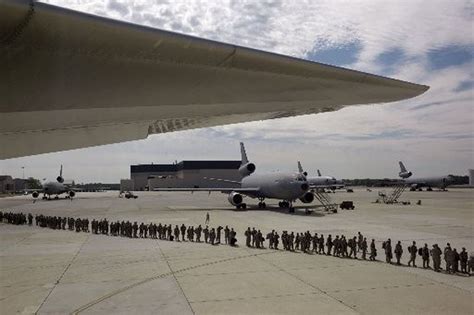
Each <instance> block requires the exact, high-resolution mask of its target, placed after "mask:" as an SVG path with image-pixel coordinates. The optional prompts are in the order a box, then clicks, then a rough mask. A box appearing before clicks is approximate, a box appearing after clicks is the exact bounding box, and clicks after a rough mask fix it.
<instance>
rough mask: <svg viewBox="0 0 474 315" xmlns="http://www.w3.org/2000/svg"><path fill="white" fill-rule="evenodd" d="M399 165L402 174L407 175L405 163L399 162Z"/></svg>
mask: <svg viewBox="0 0 474 315" xmlns="http://www.w3.org/2000/svg"><path fill="white" fill-rule="evenodd" d="M398 164H399V165H400V172H402V173H406V172H407V169H406V167H405V165H403V162H402V161H399V162H398Z"/></svg>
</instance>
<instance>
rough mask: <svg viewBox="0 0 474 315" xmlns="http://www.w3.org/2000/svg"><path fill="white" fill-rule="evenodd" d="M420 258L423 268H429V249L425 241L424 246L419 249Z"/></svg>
mask: <svg viewBox="0 0 474 315" xmlns="http://www.w3.org/2000/svg"><path fill="white" fill-rule="evenodd" d="M421 258H422V259H423V268H424V269H426V268H430V250H429V248H428V244H426V243H425V246H424V247H423V249H422V250H421Z"/></svg>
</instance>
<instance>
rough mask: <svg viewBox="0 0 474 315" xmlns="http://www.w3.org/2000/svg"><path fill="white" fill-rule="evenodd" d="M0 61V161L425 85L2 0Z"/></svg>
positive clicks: (403, 92)
mask: <svg viewBox="0 0 474 315" xmlns="http://www.w3.org/2000/svg"><path fill="white" fill-rule="evenodd" d="M0 69H1V71H0V95H1V97H0V159H7V158H14V157H19V156H26V155H33V154H40V153H46V152H54V151H62V150H69V149H76V148H83V147H88V146H95V145H102V144H109V143H117V142H123V141H130V140H137V139H144V138H146V137H147V136H148V135H150V134H155V133H165V132H173V131H177V130H184V129H193V128H203V127H210V126H218V125H225V124H232V123H238V122H248V121H258V120H264V119H274V118H281V117H290V116H297V115H306V114H312V113H319V112H326V111H334V110H338V109H340V108H342V107H344V106H349V105H356V104H372V103H383V102H393V101H399V100H403V99H407V98H411V97H415V96H417V95H420V94H422V93H423V92H425V91H426V90H427V89H428V87H427V86H424V85H418V84H413V83H409V82H404V81H399V80H395V79H390V78H384V77H381V76H377V75H372V74H368V73H363V72H358V71H353V70H348V69H343V68H339V67H334V66H328V65H324V64H320V63H316V62H311V61H307V60H302V59H297V58H292V57H287V56H282V55H278V54H273V53H268V52H263V51H259V50H255V49H250V48H245V47H240V46H236V45H231V44H224V43H219V42H215V41H210V40H205V39H202V38H196V37H192V36H186V35H182V34H177V33H172V32H168V31H163V30H158V29H154V28H151V27H147V26H141V25H135V24H130V23H126V22H122V21H116V20H111V19H108V18H103V17H99V16H94V15H91V14H86V13H82V12H77V11H73V10H68V9H64V8H61V7H58V6H54V5H49V4H45V3H41V2H37V1H32V0H0Z"/></svg>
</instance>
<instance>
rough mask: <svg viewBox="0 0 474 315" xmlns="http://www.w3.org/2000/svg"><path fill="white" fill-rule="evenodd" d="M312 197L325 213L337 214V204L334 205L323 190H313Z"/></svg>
mask: <svg viewBox="0 0 474 315" xmlns="http://www.w3.org/2000/svg"><path fill="white" fill-rule="evenodd" d="M313 195H314V197H315V198H316V199H317V200H318V201H319V202H320V203H321V205H322V206H323V207H324V210H326V211H332V212H337V204H335V203H334V202H333V201H332V200H331V197H330V196H329V194H328V193H327V192H325V191H324V190H317V189H316V190H314V191H313Z"/></svg>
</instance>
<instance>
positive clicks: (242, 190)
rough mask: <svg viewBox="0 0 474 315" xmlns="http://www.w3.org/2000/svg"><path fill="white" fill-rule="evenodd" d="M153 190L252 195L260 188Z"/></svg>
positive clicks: (155, 189) (161, 189)
mask: <svg viewBox="0 0 474 315" xmlns="http://www.w3.org/2000/svg"><path fill="white" fill-rule="evenodd" d="M153 191H190V192H195V191H205V192H213V191H218V192H222V193H225V194H228V193H231V192H238V193H242V194H244V195H247V194H248V195H253V194H255V193H258V192H259V191H260V189H259V188H258V187H255V188H252V187H250V188H247V187H246V188H229V187H226V188H214V187H213V188H153Z"/></svg>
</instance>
